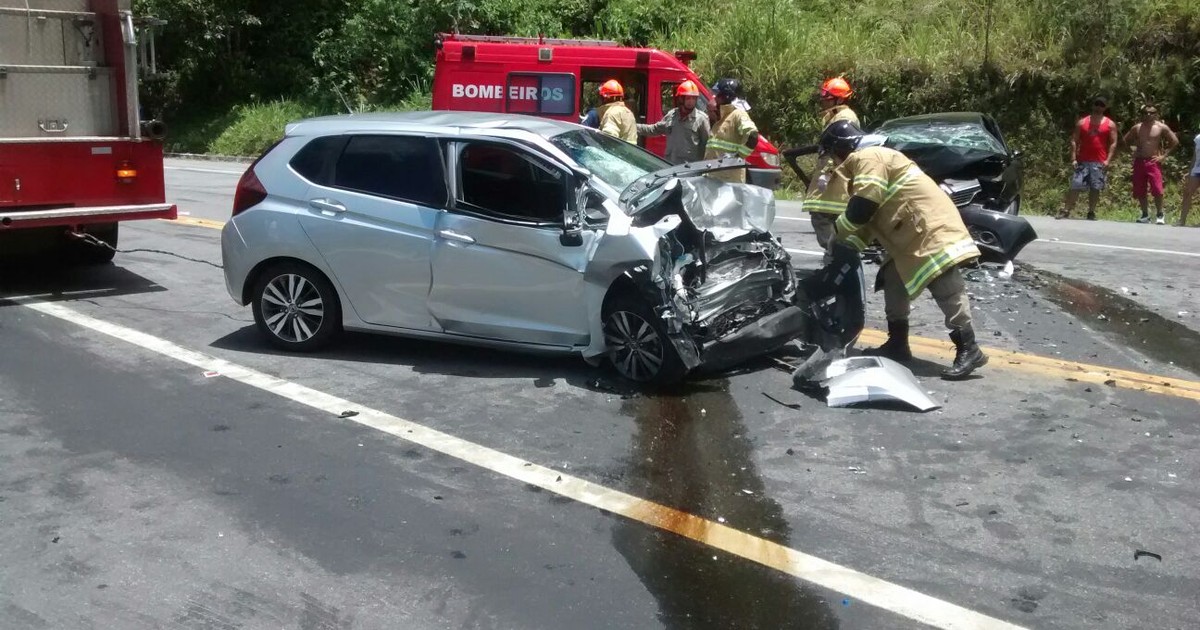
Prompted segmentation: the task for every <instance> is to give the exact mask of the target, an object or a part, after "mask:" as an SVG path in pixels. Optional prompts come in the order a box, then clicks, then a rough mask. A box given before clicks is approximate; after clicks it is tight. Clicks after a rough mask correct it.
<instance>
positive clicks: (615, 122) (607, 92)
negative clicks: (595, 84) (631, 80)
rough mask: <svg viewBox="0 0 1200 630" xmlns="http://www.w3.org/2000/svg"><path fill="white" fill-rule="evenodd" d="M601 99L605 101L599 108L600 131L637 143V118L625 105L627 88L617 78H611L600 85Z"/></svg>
mask: <svg viewBox="0 0 1200 630" xmlns="http://www.w3.org/2000/svg"><path fill="white" fill-rule="evenodd" d="M600 100H602V101H603V102H604V104H603V105H601V106H600V109H599V110H598V112H597V113H598V114H599V115H600V131H601V132H603V133H606V134H608V135H610V136H614V137H616V138H620V139H622V140H624V141H625V142H628V143H630V144H637V141H638V135H637V119H636V118H634V116H633V112H631V111H629V107H628V106H627V105H625V88H624V87H622V86H621V83H620V82H619V81H617V80H616V79H609V80H608V81H605V82H604V84H603V85H601V86H600Z"/></svg>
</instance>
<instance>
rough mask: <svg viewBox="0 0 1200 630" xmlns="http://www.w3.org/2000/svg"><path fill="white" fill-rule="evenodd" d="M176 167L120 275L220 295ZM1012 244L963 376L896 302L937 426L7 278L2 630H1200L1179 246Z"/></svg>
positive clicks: (207, 296) (1183, 244) (1194, 354)
mask: <svg viewBox="0 0 1200 630" xmlns="http://www.w3.org/2000/svg"><path fill="white" fill-rule="evenodd" d="M169 167H170V170H168V195H169V197H170V199H171V200H172V201H173V202H176V203H178V204H180V208H181V210H182V211H183V212H185V213H188V214H186V215H185V216H184V220H183V221H180V222H176V223H169V222H146V223H131V224H125V226H124V227H123V228H122V229H123V232H122V247H123V248H153V249H163V250H168V251H172V252H176V253H178V254H181V255H184V256H188V257H190V258H196V259H201V260H210V261H214V262H218V261H219V259H220V252H219V240H218V235H219V234H218V232H217V230H216V229H213V226H215V225H217V224H218V222H220V221H224V220H225V219H226V218H227V217H228V208H229V206H230V204H231V202H232V191H233V186H234V183H235V182H236V180H237V177H238V174H239V173H240V171H241V170H242V169H244V168H245V167H244V165H237V164H222V163H208V162H182V161H174V160H172V161H170V162H169ZM803 218H804V217H803V216H802V215H801V214H800V213H798V212H795V209H794V208H793V207H790V206H789V205H788V204H780V217H779V219H778V221H777V224H776V227H777V231H778V232H779V233H780V234H781V235H782V237H783V238H784V242H785V244H786V245H787V246H788V247H789V248H791V249H793V250H795V252H796V254H795V257H796V263H797V265H798V266H801V267H811V266H815V265H816V260H817V259H816V257H814V256H811V255H808V254H805V253H803V252H806V251H809V252H811V251H812V250H815V249H816V247H815V243H814V242H813V237H812V234H811V229H810V226H809V224H808V223H807V222H806V221H804V220H803ZM1035 225H1036V227H1037V229H1038V231H1039V234H1040V235H1041V237H1042V239H1043V240H1040V241H1038V242H1036V243H1034V244H1032V245H1030V246H1029V248H1028V249H1027V250H1026V252H1025V253H1024V254H1023V255H1022V262H1024V263H1026V264H1027V265H1026V266H1023V267H1022V268H1020V269H1019V270H1018V272H1017V274H1016V276H1015V277H1013V278H1011V279H1000V278H996V277H994V275H993V276H992V277H984V276H983V274H977V275H976V279H975V280H976V281H974V282H972V283H971V285H970V286H971V291H972V294H973V297H974V298H975V302H974V307H975V315H976V319H977V326H978V328H979V329H980V334H981V337H982V338H983V341H984V342H985V344H986V346H987V348H988V349H989V351H990V352H992V354H993V361H992V364H991V365H989V366H988V367H987V368H985V369H984V370H983V371H982V376H981V377H980V378H978V379H975V380H971V381H966V382H962V383H946V382H943V381H940V380H938V379H937V378H936V376H935V375H936V371H937V369H938V367H939V366H940V365H941V364H943V363H944V361H945V355H944V354H943V352H944V350H943V348H942V346H941V345H939V344H940V341H935V340H942V336H943V335H942V333H941V330H940V327H941V324H940V315H939V314H938V313H937V312H936V308H935V307H934V305H933V304H932V301H931V300H928V299H921V300H919V301H918V303H917V309H916V311H915V312H914V320H913V321H914V327H915V333H916V334H919V335H921V336H922V337H924V338H927V339H929V341H921V342H919V343H918V344H917V351H918V354H919V355H920V356H921V358H922V359H923V360H921V361H918V362H917V363H916V364H915V366H914V371H915V373H916V374H917V375H918V377H919V378H920V379H921V381H922V383H923V385H924V386H925V387H927V388H928V389H929V390H930V391H933V392H934V395H935V396H936V398H937V399H938V400H939V401H940V402H943V403H944V407H943V409H941V410H939V411H934V412H930V413H927V414H917V413H912V412H908V411H901V410H888V409H853V410H851V409H829V408H827V407H825V405H824V404H823V403H822V402H821V401H819V400H815V399H813V398H810V397H808V396H806V395H804V394H802V393H800V392H797V391H794V390H792V389H791V379H790V375H788V374H787V373H785V372H783V371H780V370H777V369H774V367H773V365H774V364H773V363H772V362H771V361H762V362H759V363H756V364H753V365H750V366H746V367H745V368H743V369H740V370H738V371H736V372H734V373H730V374H723V375H716V376H709V377H705V378H702V379H698V380H696V381H695V382H692V383H690V384H689V385H688V386H687V387H686V388H685V390H684V391H682V392H680V393H679V394H678V395H671V396H666V395H660V396H645V395H641V394H637V393H635V392H632V391H630V390H628V389H627V388H626V387H624V386H623V385H622V384H621V383H620V382H619V381H617V380H615V379H614V377H612V376H611V375H610V374H608V373H606V372H604V371H603V370H597V369H593V368H590V367H588V366H586V365H585V364H583V363H582V362H581V361H576V360H571V359H551V360H547V359H545V358H541V357H528V356H523V355H514V354H506V353H499V352H491V351H482V350H473V349H466V348H460V347H455V346H447V345H442V344H434V343H425V342H414V341H409V340H404V339H393V338H380V337H370V336H365V335H349V336H347V337H346V338H344V339H343V340H342V342H341V343H340V344H339V345H338V346H337V347H335V348H333V349H331V350H329V351H327V352H324V353H321V354H316V355H311V356H292V355H282V354H279V353H276V352H274V351H273V350H271V349H269V348H268V347H267V346H266V345H265V344H264V343H263V342H261V341H260V340H259V338H258V337H257V335H256V333H255V331H254V329H253V325H252V323H251V318H250V313H249V309H246V308H241V307H238V306H237V305H235V304H234V303H233V302H232V301H231V300H230V299H229V298H228V296H227V295H226V293H225V289H224V285H223V281H222V278H221V274H220V271H219V270H217V269H215V268H213V267H210V266H207V265H203V264H200V263H196V262H191V261H186V260H182V259H179V258H173V257H169V256H164V255H161V254H155V253H146V252H137V253H127V254H119V255H118V257H117V259H116V262H115V264H114V265H112V266H106V267H100V268H94V269H63V268H58V269H47V268H45V267H44V266H43V267H32V266H29V265H6V266H5V267H3V268H0V296H5V297H7V298H8V299H6V300H0V339H3V340H4V345H3V348H4V352H3V353H0V434H2V435H3V438H2V439H0V461H2V462H3V465H2V466H0V627H4V628H15V629H17V628H90V627H97V628H159V627H172V628H187V629H192V628H220V629H226V628H264V629H266V628H283V627H287V628H303V629H324V628H338V629H341V628H396V627H403V628H506V629H507V628H567V627H570V628H639V629H641V628H654V627H662V628H922V627H943V628H962V627H976V628H998V627H1011V626H1013V625H1015V626H1017V627H1029V628H1133V627H1136V628H1194V627H1197V626H1198V625H1200V545H1197V543H1196V541H1197V533H1198V530H1200V496H1197V491H1196V480H1197V479H1198V478H1200V450H1198V447H1200V425H1197V422H1196V420H1197V418H1198V416H1200V413H1198V411H1200V405H1198V401H1200V383H1197V381H1200V352H1198V351H1197V348H1200V346H1198V345H1197V343H1198V341H1197V340H1198V339H1200V333H1198V332H1197V329H1198V328H1200V319H1198V318H1197V314H1196V311H1197V310H1200V304H1198V303H1197V300H1196V292H1197V289H1198V288H1200V273H1198V272H1200V257H1198V256H1196V252H1197V251H1200V248H1197V247H1196V244H1197V243H1198V242H1200V231H1197V230H1192V229H1179V228H1171V227H1163V226H1144V225H1125V224H1112V223H1103V222H1100V223H1088V222H1083V221H1063V222H1055V221H1052V220H1048V221H1036V222H1035ZM1054 239H1057V240H1054ZM1151 250H1155V251H1151ZM870 271H873V270H871V269H868V272H870ZM994 272H995V270H992V272H990V273H991V274H994ZM1122 288H1124V290H1122ZM21 296H25V297H21ZM881 301H882V300H881V298H880V296H878V295H874V296H872V297H871V298H870V305H869V310H870V317H871V321H872V324H873V326H874V327H875V328H878V327H880V319H881V317H882V305H881ZM867 337H870V334H868V335H867ZM869 340H870V339H868V341H869ZM1081 366H1101V367H1102V368H1104V369H1095V368H1093V367H1081ZM214 368H216V369H214ZM1106 382H1107V383H1109V384H1106ZM781 403H783V404H781ZM343 408H344V409H343ZM342 410H344V411H351V412H357V415H353V414H342V413H340V411H342ZM342 415H348V416H349V417H344V418H343V417H341V416H342ZM1138 551H1149V552H1152V553H1154V554H1158V555H1159V556H1161V560H1159V559H1156V558H1155V557H1151V556H1145V555H1142V556H1140V557H1137V558H1135V553H1136V552H1138ZM822 562H827V563H832V564H822ZM904 589H908V590H904ZM918 593H919V594H921V595H923V596H926V597H927V599H921V598H920V596H919V595H917V594H918ZM917 619H920V620H923V622H922V621H917ZM1004 624H1011V625H1009V626H1006V625H1004Z"/></svg>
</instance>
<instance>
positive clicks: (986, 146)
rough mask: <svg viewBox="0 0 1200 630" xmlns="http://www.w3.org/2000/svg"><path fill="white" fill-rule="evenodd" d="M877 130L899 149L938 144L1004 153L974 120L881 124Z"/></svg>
mask: <svg viewBox="0 0 1200 630" xmlns="http://www.w3.org/2000/svg"><path fill="white" fill-rule="evenodd" d="M879 133H883V134H886V135H887V137H888V144H889V145H891V146H893V147H895V148H896V149H898V150H901V151H903V150H904V149H905V148H907V147H910V146H913V145H941V146H947V147H957V148H961V149H972V150H976V151H987V152H989V153H999V154H1002V155H1003V154H1005V153H1007V152H1006V151H1005V150H1004V145H1003V144H1001V143H1000V140H999V139H998V138H996V136H993V135H992V134H990V133H988V131H987V129H984V128H983V126H981V125H980V124H978V123H973V122H956V123H952V122H927V123H921V124H911V125H899V126H896V127H888V126H887V125H884V126H883V127H881V128H880V130H879Z"/></svg>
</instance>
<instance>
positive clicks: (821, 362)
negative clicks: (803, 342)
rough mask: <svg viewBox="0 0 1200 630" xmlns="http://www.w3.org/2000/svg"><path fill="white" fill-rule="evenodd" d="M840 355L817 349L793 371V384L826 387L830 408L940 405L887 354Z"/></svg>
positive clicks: (808, 388) (813, 388)
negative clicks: (897, 404)
mask: <svg viewBox="0 0 1200 630" xmlns="http://www.w3.org/2000/svg"><path fill="white" fill-rule="evenodd" d="M840 354H841V353H840V352H839V351H834V352H832V353H830V354H825V353H824V352H823V351H822V350H820V349H817V350H816V351H815V352H814V353H813V354H812V356H810V357H809V358H808V359H807V360H805V362H804V363H803V364H802V365H801V366H800V367H799V368H797V369H796V371H795V372H794V373H793V374H792V384H793V386H794V387H795V388H796V389H799V390H801V391H817V390H823V391H824V392H825V402H826V404H828V405H829V406H830V407H847V406H850V405H856V404H859V403H866V402H899V403H904V404H907V405H909V406H911V407H914V408H916V409H917V410H918V411H930V410H933V409H937V408H939V407H941V405H939V404H938V403H937V402H936V401H934V400H933V398H931V397H930V396H929V395H928V394H926V393H925V390H924V389H923V388H922V387H921V384H920V382H918V381H917V378H916V377H915V376H913V373H912V371H911V370H909V369H908V368H906V367H904V366H903V365H901V364H899V363H897V362H895V361H892V360H891V359H887V358H884V357H863V356H860V357H849V358H836V357H840Z"/></svg>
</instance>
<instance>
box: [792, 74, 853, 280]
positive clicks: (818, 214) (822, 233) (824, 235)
mask: <svg viewBox="0 0 1200 630" xmlns="http://www.w3.org/2000/svg"><path fill="white" fill-rule="evenodd" d="M853 94H854V90H852V89H850V83H848V82H847V81H846V80H845V79H843V78H842V77H834V78H832V79H829V80H828V81H826V82H825V83H823V84H821V89H820V90H818V91H817V94H816V100H817V104H818V107H820V109H821V125H822V129H824V128H825V127H828V126H829V125H831V124H833V123H835V122H837V121H839V120H845V121H847V122H851V123H854V125H855V126H860V123H859V122H858V114H856V113H854V110H852V109H850V107H849V106H848V105H846V101H847V100H849V99H850V96H851V95H853ZM834 177H835V175H834V173H833V165H832V163H831V162H830V160H829V159H828V158H827V157H822V158H818V159H817V165H816V168H815V169H813V179H812V181H810V182H809V186H808V191H807V192H806V193H805V195H804V209H805V210H807V211H808V212H809V213H810V214H811V215H812V226H813V231H814V232H816V235H817V245H819V246H820V247H821V249H822V250H823V251H824V252H825V262H826V263H829V260H830V253H829V245H830V243H831V242H832V241H833V237H834V232H835V229H834V225H833V224H834V222H835V221H837V218H838V215H840V214H841V213H842V212H845V210H846V206H845V205H843V204H841V203H839V202H838V201H836V198H838V197H841V196H842V195H843V194H844V193H842V189H844V188H845V186H846V182H844V181H831V180H832V179H833V178H834ZM830 187H832V188H833V190H832V191H831V192H832V194H831V195H826V194H825V193H826V190H827V189H829V188H830ZM831 197H832V198H833V199H831Z"/></svg>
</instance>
